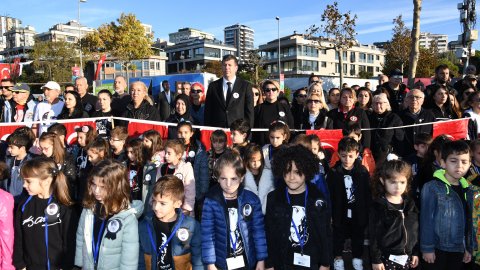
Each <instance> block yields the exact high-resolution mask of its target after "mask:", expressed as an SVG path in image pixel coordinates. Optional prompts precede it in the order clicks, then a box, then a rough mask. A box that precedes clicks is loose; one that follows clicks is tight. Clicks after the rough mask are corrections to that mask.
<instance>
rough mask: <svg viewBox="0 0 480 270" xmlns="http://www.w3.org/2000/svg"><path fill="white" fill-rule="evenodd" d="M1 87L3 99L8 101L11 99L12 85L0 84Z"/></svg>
mask: <svg viewBox="0 0 480 270" xmlns="http://www.w3.org/2000/svg"><path fill="white" fill-rule="evenodd" d="M1 86H2V95H3V96H4V97H5V99H7V100H9V99H11V98H12V97H13V92H12V88H13V83H12V82H1Z"/></svg>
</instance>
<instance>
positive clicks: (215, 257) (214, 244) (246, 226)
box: [202, 185, 267, 269]
mask: <svg viewBox="0 0 480 270" xmlns="http://www.w3.org/2000/svg"><path fill="white" fill-rule="evenodd" d="M246 204H250V206H251V207H252V213H251V214H250V216H249V217H248V218H245V217H244V216H243V214H241V213H242V209H243V207H244V206H245V205H246ZM238 210H239V211H238V212H239V215H238V228H240V234H241V236H242V239H243V242H244V249H245V254H246V257H247V262H245V264H246V267H247V268H248V269H255V266H256V264H257V262H258V261H263V260H265V259H266V258H267V241H266V238H265V227H264V223H263V214H262V207H261V203H260V199H259V198H258V197H257V196H256V195H255V194H253V193H252V192H251V191H248V190H244V189H243V187H240V188H239V190H238ZM227 220H228V214H227V206H226V202H225V198H224V196H223V192H222V189H221V188H220V186H219V185H217V186H215V187H213V188H212V189H211V190H210V191H209V193H208V194H207V196H206V197H205V203H204V205H203V215H202V260H203V263H204V264H205V265H209V264H215V265H216V266H217V267H219V268H221V269H227V261H226V259H227V250H228V248H227V245H228V240H227V237H228V228H229V226H228V221H227Z"/></svg>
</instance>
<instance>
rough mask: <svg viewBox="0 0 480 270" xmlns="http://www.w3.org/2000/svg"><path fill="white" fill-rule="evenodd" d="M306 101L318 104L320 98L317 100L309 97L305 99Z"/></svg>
mask: <svg viewBox="0 0 480 270" xmlns="http://www.w3.org/2000/svg"><path fill="white" fill-rule="evenodd" d="M307 103H315V104H318V103H320V100H318V99H309V100H307Z"/></svg>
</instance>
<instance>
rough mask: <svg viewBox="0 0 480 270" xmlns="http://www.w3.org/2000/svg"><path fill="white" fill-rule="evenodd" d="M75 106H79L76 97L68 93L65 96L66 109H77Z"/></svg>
mask: <svg viewBox="0 0 480 270" xmlns="http://www.w3.org/2000/svg"><path fill="white" fill-rule="evenodd" d="M75 105H77V101H76V100H75V96H74V95H72V94H70V93H67V94H66V95H65V107H67V109H69V110H71V109H74V108H75Z"/></svg>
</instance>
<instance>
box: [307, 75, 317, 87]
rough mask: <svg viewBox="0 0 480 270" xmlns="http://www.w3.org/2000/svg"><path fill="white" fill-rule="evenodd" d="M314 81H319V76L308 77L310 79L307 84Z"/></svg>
mask: <svg viewBox="0 0 480 270" xmlns="http://www.w3.org/2000/svg"><path fill="white" fill-rule="evenodd" d="M314 82H315V83H319V82H320V78H319V77H317V76H315V77H312V78H310V81H309V82H308V84H309V85H310V84H312V83H314Z"/></svg>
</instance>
